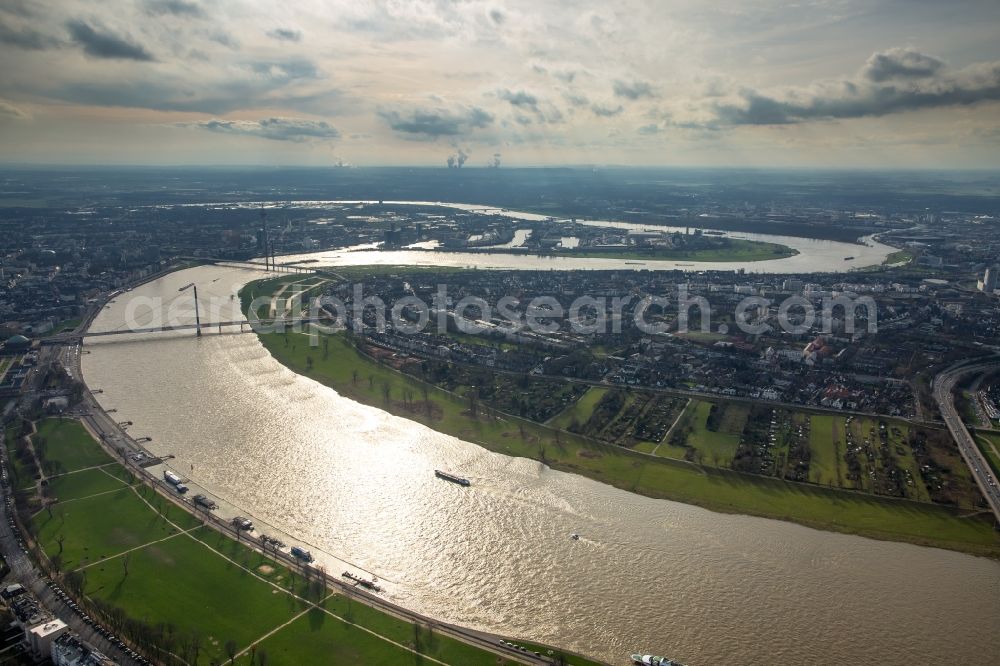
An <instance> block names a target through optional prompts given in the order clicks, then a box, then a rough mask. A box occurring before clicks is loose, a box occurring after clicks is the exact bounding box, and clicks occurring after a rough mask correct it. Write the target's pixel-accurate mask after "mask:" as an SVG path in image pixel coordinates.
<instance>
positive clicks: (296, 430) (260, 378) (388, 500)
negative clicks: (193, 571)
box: [82, 239, 1000, 666]
mask: <svg viewBox="0 0 1000 666" xmlns="http://www.w3.org/2000/svg"><path fill="white" fill-rule="evenodd" d="M769 240H770V239H769ZM834 245H840V244H834ZM849 247H851V248H855V249H856V248H858V247H859V246H849ZM399 254H400V253H382V252H361V253H349V255H348V256H350V257H351V261H350V262H345V263H356V262H355V261H354V256H355V255H357V256H359V258H360V256H362V255H364V256H367V257H368V258H369V259H375V258H376V257H382V256H384V257H385V259H384V260H383V261H379V263H411V262H407V261H395V260H393V259H392V257H396V256H398V255H399ZM412 254H415V255H420V256H426V257H428V258H430V257H437V258H438V259H445V260H450V259H451V257H452V255H440V254H434V253H426V252H414V253H412ZM855 254H857V249H856V250H855ZM332 255H338V253H336V252H333V253H329V252H328V253H320V254H318V255H316V256H317V257H330V256H332ZM339 256H345V255H344V254H341V255H339ZM516 259H517V260H518V261H523V260H525V259H526V258H525V257H516ZM498 260H499V261H498ZM536 261H539V260H536ZM540 261H544V262H545V263H544V265H545V266H548V265H550V264H549V263H548V261H549V260H540ZM564 261H568V260H564ZM577 261H583V260H577ZM784 261H787V260H784ZM840 261H841V262H843V259H842V258H841V259H840ZM324 263H340V262H338V261H336V260H332V261H330V260H328V261H326V262H324ZM437 263H442V262H440V261H439V262H437ZM489 265H491V266H492V265H497V266H502V265H505V264H504V260H503V257H502V256H500V255H491V257H490V259H489ZM510 267H512V268H513V267H520V268H524V267H525V266H510ZM553 267H555V266H553ZM559 267H560V268H562V267H567V266H563V265H560V266H559ZM587 267H590V265H589V264H587ZM815 269H816V268H814V270H815ZM818 270H822V268H819V269H818ZM263 275H264V274H263V273H260V272H258V271H253V270H243V269H234V268H226V267H217V266H206V267H199V268H192V269H187V270H184V271H181V272H179V273H174V274H171V275H168V276H166V277H164V278H161V279H159V280H156V281H154V282H151V283H148V284H146V285H144V286H142V287H139V288H137V289H136V290H134V291H132V292H129V293H127V294H124V295H122V296H119V297H118V298H117V299H116V300H115V301H114V302H113V303H112V304H111V305H110V306H109V307H108V308H107V309H105V310H104V312H102V313H101V315H100V316H99V317H98V318H97V320H96V321H95V323H94V326H93V329H94V330H107V329H113V328H118V327H120V325H121V323H122V322H123V320H124V317H125V312H126V310H127V309H128V308H129V302H130V300H131V299H133V298H135V297H141V296H147V297H150V298H161V299H162V300H163V301H165V302H170V301H173V302H174V303H177V302H179V299H180V300H183V299H187V298H188V295H187V293H188V292H185V293H184V294H179V293H178V289H179V288H180V287H182V286H184V285H186V284H188V283H190V282H195V283H197V285H198V288H199V296H200V297H201V298H202V299H203V301H204V300H205V299H207V298H208V297H216V298H217V299H218V300H217V302H221V303H223V307H222V309H223V310H228V312H223V313H222V316H223V317H224V318H228V316H229V315H233V316H234V318H235V317H237V316H238V299H236V298H230V297H231V296H234V295H235V294H236V292H237V291H238V290H239V288H240V286H242V285H243V284H245V283H246V282H247V281H248V280H252V279H255V278H257V277H259V276H263ZM188 307H190V306H188ZM86 349H87V350H89V351H90V353H89V354H85V355H83V356H82V359H83V372H84V375H85V378H86V380H87V382H88V384H89V385H90V387H91V388H93V389H97V388H100V389H102V390H103V393H102V394H100V395H98V396H97V397H98V398H99V399H100V401H101V403H102V404H103V405H104V406H105V407H106V408H115V409H116V410H117V414H116V417H117V418H119V419H120V420H130V421H132V422H133V423H134V425H133V426H132V427H131V428H130V432H131V433H132V434H133V435H135V436H144V435H148V436H151V437H152V438H153V440H152V442H151V443H150V444H148V447H149V448H150V449H151V450H152V451H154V452H156V453H158V454H161V455H162V454H173V455H175V456H176V459H174V460H172V461H171V466H172V467H173V468H174V469H176V470H178V471H179V472H180V473H182V474H183V475H185V476H188V477H190V478H191V481H192V486H193V491H197V490H198V489H203V490H205V491H207V492H210V493H212V494H213V495H215V496H216V497H218V498H220V499H221V500H222V501H223V507H222V509H221V511H222V512H223V514H224V515H228V514H233V513H237V512H238V513H242V514H245V515H250V516H252V517H253V518H254V519H255V522H256V523H258V525H266V526H267V527H266V531H269V532H272V533H280V534H285V535H291V537H292V538H291V539H287V540H289V541H290V542H294V543H302V544H305V545H306V546H307V547H308V548H310V549H311V550H312V551H313V553H314V554H315V555H317V556H318V559H319V560H320V561H321V562H323V563H324V564H326V565H327V566H328V568H329V569H330V570H331V571H332V572H334V573H335V574H339V572H340V571H342V570H343V568H344V567H350V568H352V569H354V570H359V571H365V572H370V573H372V574H374V575H377V576H378V577H379V578H380V580H381V581H382V584H383V585H384V586H385V588H386V596H387V597H388V598H390V599H392V600H393V601H396V602H398V603H400V604H402V605H404V606H407V607H409V608H412V609H414V610H417V611H420V612H422V613H426V614H428V615H431V616H433V617H436V618H439V619H441V620H445V621H450V622H455V623H458V624H462V625H465V626H470V627H474V628H480V629H485V630H489V631H494V632H498V633H501V634H506V635H510V636H515V637H521V638H525V639H536V640H539V641H544V642H549V643H553V644H557V645H560V646H564V647H566V648H569V649H573V650H576V651H580V652H583V653H586V654H589V655H592V656H595V657H599V658H601V659H605V660H608V661H610V662H612V663H615V664H619V663H621V664H624V663H626V662H627V659H626V657H627V655H628V654H629V653H630V652H632V651H646V652H654V653H657V654H667V655H670V656H673V657H675V658H677V659H680V660H682V661H684V662H685V663H689V664H692V665H695V666H698V665H703V664H747V663H763V664H779V663H785V664H844V663H857V664H907V665H912V664H915V663H955V664H995V663H996V658H997V655H1000V563H998V562H996V561H992V560H988V559H984V558H977V557H971V556H968V555H962V554H959V553H954V552H949V551H945V550H938V549H932V548H922V547H917V546H911V545H907V544H898V543H889V542H880V541H873V540H869V539H864V538H860V537H853V536H846V535H840V534H832V533H827V532H821V531H816V530H812V529H808V528H805V527H800V526H797V525H793V524H790V523H784V522H780V521H773V520H765V519H760V518H753V517H747V516H734V515H723V514H717V513H713V512H710V511H706V510H704V509H700V508H698V507H693V506H688V505H685V504H679V503H676V502H668V501H662V500H653V499H648V498H645V497H641V496H638V495H634V494H631V493H628V492H625V491H621V490H617V489H615V488H611V487H609V486H606V485H604V484H601V483H597V482H595V481H591V480H589V479H585V478H582V477H579V476H575V475H571V474H565V473H562V472H557V471H553V470H550V469H548V468H546V467H545V466H544V465H541V464H539V463H537V462H534V461H531V460H525V459H520V458H510V457H507V456H503V455H498V454H495V453H491V452H489V451H486V450H484V449H482V448H480V447H478V446H476V445H474V444H470V443H467V442H464V441H461V440H459V439H456V438H454V437H449V436H447V435H442V434H440V433H437V432H435V431H433V430H430V429H428V428H426V427H424V426H422V425H419V424H416V423H413V422H410V421H407V420H405V419H401V418H398V417H394V416H391V415H389V414H387V413H385V412H382V411H381V410H378V409H375V408H372V407H367V406H364V405H361V404H358V403H356V402H354V401H351V400H348V399H346V398H344V397H342V396H340V395H338V394H337V393H336V392H335V391H333V390H331V389H329V388H327V387H324V386H322V385H320V384H318V383H316V382H314V381H312V380H311V379H308V378H305V377H302V376H299V375H297V374H295V373H293V372H291V371H290V370H288V369H286V368H285V367H284V366H282V365H281V364H279V363H278V362H277V361H275V360H274V359H273V358H272V357H271V356H270V354H269V353H268V352H267V351H266V350H265V349H264V348H263V347H262V346H261V344H260V343H259V342H258V340H257V338H256V336H254V335H249V334H244V335H239V334H222V335H218V334H206V335H204V336H203V337H200V338H196V337H195V336H194V335H193V334H192V333H174V334H147V335H143V336H137V339H130V338H129V336H122V337H112V338H91V339H90V340H88V341H87V343H86ZM435 468H450V469H454V470H457V471H460V472H461V473H462V474H463V475H465V476H468V477H470V478H471V479H472V480H473V486H472V487H471V488H468V489H465V488H460V487H458V486H454V485H452V484H448V483H445V482H441V481H438V480H435V479H434V476H433V470H434V469H435ZM573 532H577V533H579V534H581V535H582V538H581V539H580V540H579V541H572V540H570V539H569V535H570V533H573ZM345 563H346V564H345ZM338 566H340V567H342V568H341V569H336V568H335V567H338Z"/></svg>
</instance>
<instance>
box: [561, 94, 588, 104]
mask: <svg viewBox="0 0 1000 666" xmlns="http://www.w3.org/2000/svg"><path fill="white" fill-rule="evenodd" d="M563 97H565V98H566V101H567V102H569V103H570V104H572V105H573V106H587V105H588V104H590V100H589V99H587V96H586V95H577V94H575V93H566V94H565V95H563Z"/></svg>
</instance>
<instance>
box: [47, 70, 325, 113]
mask: <svg viewBox="0 0 1000 666" xmlns="http://www.w3.org/2000/svg"><path fill="white" fill-rule="evenodd" d="M33 92H34V93H35V94H40V95H44V96H46V97H50V98H53V99H58V100H63V101H66V102H72V103H74V104H84V105H90V106H108V107H126V108H137V109H155V110H158V111H191V112H198V113H208V114H213V115H216V114H225V113H230V112H232V111H238V110H241V109H259V108H282V109H284V108H287V109H296V111H298V112H299V113H313V114H316V115H329V114H331V113H332V112H333V111H334V110H335V109H337V107H338V106H339V105H340V104H341V103H342V99H341V93H340V92H339V91H337V90H333V89H323V90H319V91H314V92H309V93H301V92H295V91H289V90H288V89H287V88H286V82H285V81H281V80H274V79H270V78H257V79H253V80H247V79H240V78H235V79H233V80H231V81H226V82H224V83H205V84H203V85H200V86H196V85H194V84H193V83H192V82H184V81H177V80H171V79H167V78H163V79H155V80H150V79H147V80H135V81H119V82H114V83H94V82H74V83H67V84H63V85H59V86H46V85H44V82H40V83H39V85H38V86H37V87H35V88H34V90H33Z"/></svg>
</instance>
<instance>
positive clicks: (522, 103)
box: [497, 88, 538, 113]
mask: <svg viewBox="0 0 1000 666" xmlns="http://www.w3.org/2000/svg"><path fill="white" fill-rule="evenodd" d="M497 97H499V98H500V99H502V100H504V101H506V102H509V103H510V105H511V106H516V107H517V108H519V109H529V110H531V111H534V112H535V113H538V98H537V97H535V96H534V95H532V94H531V93H527V92H525V91H523V90H520V91H518V92H513V91H510V90H507V89H506V88H504V89H503V90H499V91H497Z"/></svg>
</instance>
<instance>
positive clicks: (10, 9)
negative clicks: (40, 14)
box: [0, 0, 37, 18]
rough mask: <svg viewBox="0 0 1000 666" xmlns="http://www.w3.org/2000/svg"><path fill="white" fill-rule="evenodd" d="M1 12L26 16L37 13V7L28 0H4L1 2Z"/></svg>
mask: <svg viewBox="0 0 1000 666" xmlns="http://www.w3.org/2000/svg"><path fill="white" fill-rule="evenodd" d="M0 12H6V13H7V14H14V15H15V16H22V17H24V18H28V17H29V16H36V15H37V12H36V11H35V8H34V7H33V6H32V5H31V4H30V3H29V2H28V0H4V1H3V2H0Z"/></svg>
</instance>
